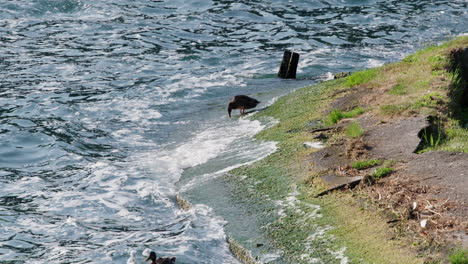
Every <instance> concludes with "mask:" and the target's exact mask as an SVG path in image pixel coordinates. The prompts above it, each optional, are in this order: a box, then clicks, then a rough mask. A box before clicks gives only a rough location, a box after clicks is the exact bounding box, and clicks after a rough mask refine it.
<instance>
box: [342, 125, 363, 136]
mask: <svg viewBox="0 0 468 264" xmlns="http://www.w3.org/2000/svg"><path fill="white" fill-rule="evenodd" d="M362 134H364V129H363V128H362V127H361V125H359V123H357V122H352V123H351V124H349V125H348V127H347V128H346V135H347V136H348V137H350V138H358V137H360V136H362Z"/></svg>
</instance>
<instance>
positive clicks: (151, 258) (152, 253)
mask: <svg viewBox="0 0 468 264" xmlns="http://www.w3.org/2000/svg"><path fill="white" fill-rule="evenodd" d="M149 260H151V263H156V252H154V251H151V252H150V254H149V256H148V258H147V259H146V260H145V261H149Z"/></svg>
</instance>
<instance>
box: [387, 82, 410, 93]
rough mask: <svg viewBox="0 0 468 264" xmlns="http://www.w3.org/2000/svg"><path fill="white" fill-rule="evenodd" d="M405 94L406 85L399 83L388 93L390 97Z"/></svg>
mask: <svg viewBox="0 0 468 264" xmlns="http://www.w3.org/2000/svg"><path fill="white" fill-rule="evenodd" d="M407 93H408V92H407V91H406V85H404V84H402V83H399V84H397V85H395V86H393V87H392V89H391V90H390V91H389V94H392V95H404V94H407Z"/></svg>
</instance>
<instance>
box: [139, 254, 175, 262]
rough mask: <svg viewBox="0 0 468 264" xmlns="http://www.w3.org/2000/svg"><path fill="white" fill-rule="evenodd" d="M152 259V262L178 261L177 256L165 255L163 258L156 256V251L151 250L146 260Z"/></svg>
mask: <svg viewBox="0 0 468 264" xmlns="http://www.w3.org/2000/svg"><path fill="white" fill-rule="evenodd" d="M148 260H151V264H174V263H175V261H176V258H175V257H172V258H169V257H163V258H157V257H156V252H154V251H151V252H150V254H149V256H148V258H147V259H146V260H145V261H148Z"/></svg>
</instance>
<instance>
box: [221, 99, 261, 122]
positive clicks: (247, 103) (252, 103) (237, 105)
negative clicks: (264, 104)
mask: <svg viewBox="0 0 468 264" xmlns="http://www.w3.org/2000/svg"><path fill="white" fill-rule="evenodd" d="M259 103H260V101H258V100H257V99H254V98H252V97H248V96H247V95H236V96H234V97H233V98H232V100H231V101H230V102H229V104H228V114H229V117H231V111H232V109H240V113H241V114H244V113H245V109H250V108H254V107H256V106H257V105H258V104H259Z"/></svg>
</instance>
